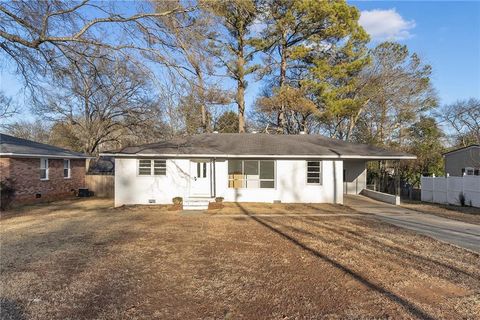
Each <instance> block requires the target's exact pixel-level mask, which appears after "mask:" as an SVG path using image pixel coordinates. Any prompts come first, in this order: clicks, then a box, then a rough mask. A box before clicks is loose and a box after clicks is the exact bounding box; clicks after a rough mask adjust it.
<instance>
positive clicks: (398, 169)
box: [395, 160, 400, 197]
mask: <svg viewBox="0 0 480 320" xmlns="http://www.w3.org/2000/svg"><path fill="white" fill-rule="evenodd" d="M395 164H396V165H395V184H396V188H395V191H396V194H395V195H396V196H398V197H400V160H397V161H395Z"/></svg>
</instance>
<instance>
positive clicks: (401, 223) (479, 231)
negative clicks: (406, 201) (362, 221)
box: [344, 195, 480, 253]
mask: <svg viewBox="0 0 480 320" xmlns="http://www.w3.org/2000/svg"><path fill="white" fill-rule="evenodd" d="M344 203H345V205H347V206H349V207H351V208H353V209H355V210H357V211H360V212H364V213H370V214H374V215H375V216H377V217H378V218H379V219H380V220H382V221H385V222H388V223H391V224H393V225H396V226H398V227H403V228H406V229H410V230H414V231H416V232H418V233H421V234H424V235H427V236H430V237H432V238H435V239H437V240H440V241H443V242H447V243H450V244H454V245H456V246H459V247H462V248H466V249H470V250H472V251H475V252H478V253H480V225H475V224H471V223H466V222H461V221H456V220H451V219H446V218H442V217H438V216H435V215H431V214H426V213H420V212H417V211H414V210H410V209H406V208H402V207H399V206H394V205H390V204H387V203H383V202H379V201H376V200H373V199H370V198H367V197H365V196H360V195H359V196H354V195H344Z"/></svg>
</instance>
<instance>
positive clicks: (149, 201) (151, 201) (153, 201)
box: [148, 199, 156, 203]
mask: <svg viewBox="0 0 480 320" xmlns="http://www.w3.org/2000/svg"><path fill="white" fill-rule="evenodd" d="M148 203H156V201H155V199H148Z"/></svg>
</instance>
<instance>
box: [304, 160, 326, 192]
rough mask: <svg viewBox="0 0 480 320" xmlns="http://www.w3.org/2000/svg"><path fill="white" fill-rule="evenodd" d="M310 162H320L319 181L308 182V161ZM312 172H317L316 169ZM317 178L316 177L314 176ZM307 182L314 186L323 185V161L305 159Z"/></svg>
mask: <svg viewBox="0 0 480 320" xmlns="http://www.w3.org/2000/svg"><path fill="white" fill-rule="evenodd" d="M309 162H318V167H319V170H320V171H319V172H318V182H308V178H309V177H308V173H309V171H308V163H309ZM311 173H315V171H312V172H311ZM314 179H316V178H314ZM305 182H306V183H307V184H308V185H313V186H321V185H323V161H321V160H307V161H305Z"/></svg>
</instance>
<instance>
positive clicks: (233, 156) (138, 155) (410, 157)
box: [100, 153, 417, 160]
mask: <svg viewBox="0 0 480 320" xmlns="http://www.w3.org/2000/svg"><path fill="white" fill-rule="evenodd" d="M100 156H105V157H116V158H148V157H150V158H151V157H162V158H226V159H229V158H230V159H236V158H241V159H257V158H267V159H365V160H415V159H417V156H414V155H404V156H400V155H398V156H360V155H272V154H268V155H267V154H255V155H237V154H162V153H152V154H142V153H134V154H125V153H101V154H100Z"/></svg>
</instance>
